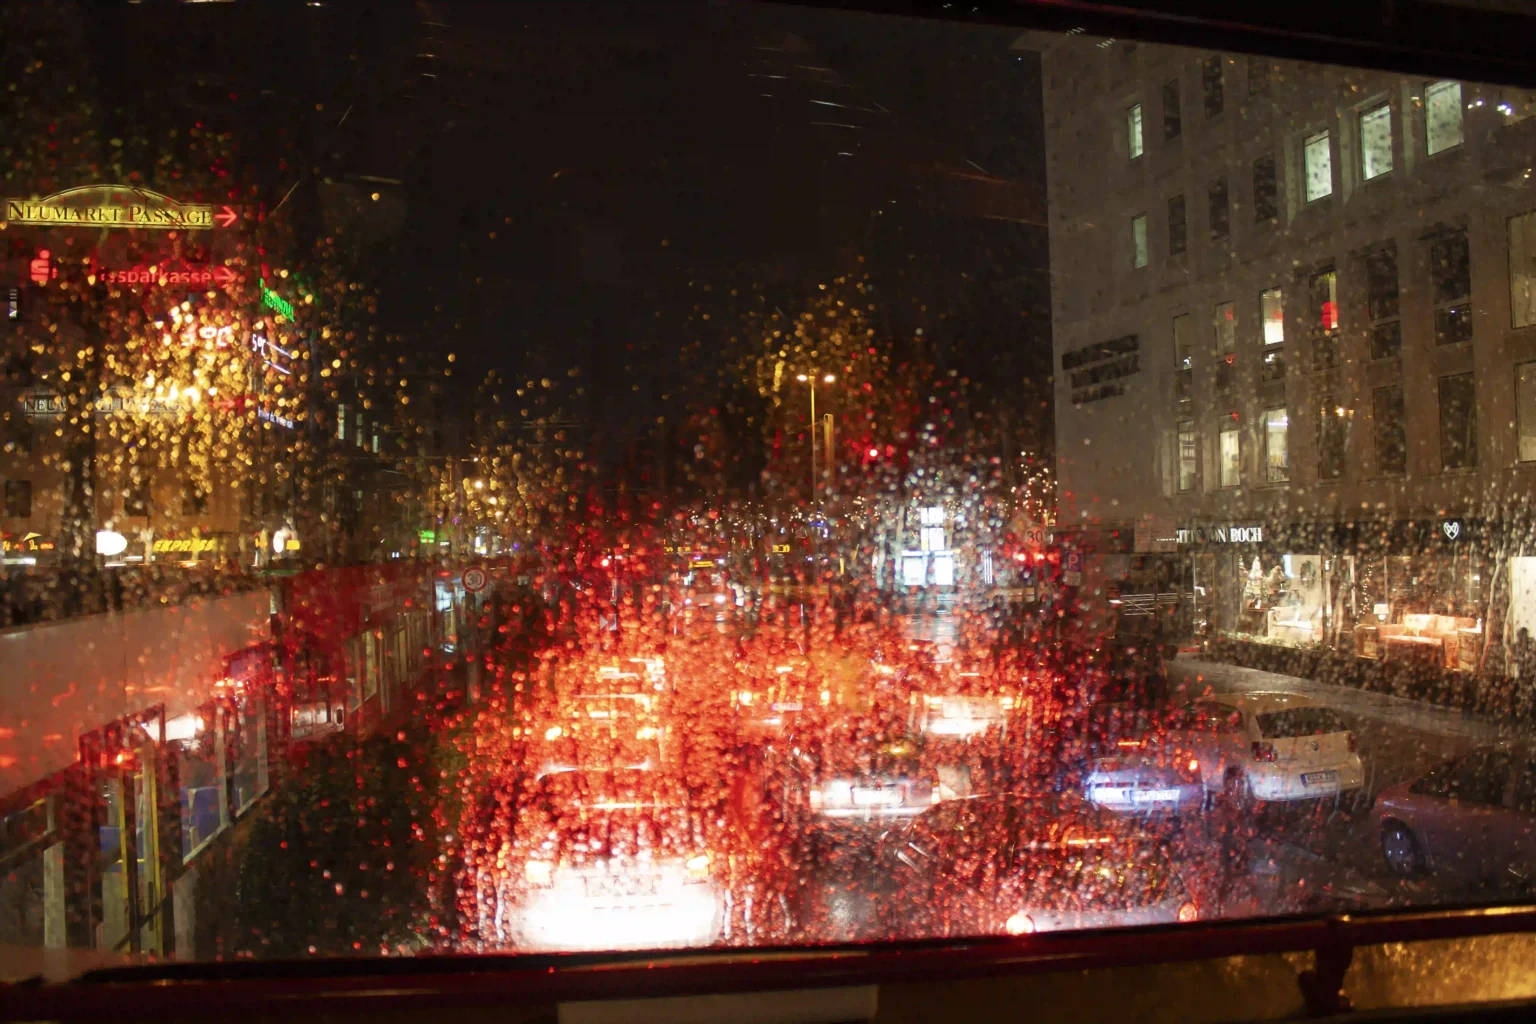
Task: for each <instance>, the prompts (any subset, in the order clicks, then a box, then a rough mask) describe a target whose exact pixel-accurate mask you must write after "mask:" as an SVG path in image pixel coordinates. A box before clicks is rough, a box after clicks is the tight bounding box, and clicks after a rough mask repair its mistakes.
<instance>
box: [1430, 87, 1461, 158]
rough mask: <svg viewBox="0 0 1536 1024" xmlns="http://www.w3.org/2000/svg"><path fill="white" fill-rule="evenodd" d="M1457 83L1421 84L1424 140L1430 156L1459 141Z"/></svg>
mask: <svg viewBox="0 0 1536 1024" xmlns="http://www.w3.org/2000/svg"><path fill="white" fill-rule="evenodd" d="M1461 117H1462V111H1461V83H1460V82H1430V83H1428V84H1426V85H1425V86H1424V142H1425V146H1426V148H1427V149H1428V151H1429V155H1430V156H1434V155H1435V154H1436V153H1443V152H1445V151H1446V150H1447V149H1452V148H1454V147H1456V146H1459V145H1461Z"/></svg>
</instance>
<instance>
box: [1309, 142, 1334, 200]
mask: <svg viewBox="0 0 1536 1024" xmlns="http://www.w3.org/2000/svg"><path fill="white" fill-rule="evenodd" d="M1302 163H1303V165H1304V170H1305V177H1306V182H1307V202H1309V203H1310V202H1314V201H1316V200H1318V199H1325V198H1327V197H1328V196H1331V195H1333V150H1332V149H1331V148H1330V147H1329V138H1328V133H1327V132H1325V131H1324V132H1318V133H1317V134H1316V135H1309V136H1308V137H1307V141H1306V142H1305V143H1303V145H1302Z"/></svg>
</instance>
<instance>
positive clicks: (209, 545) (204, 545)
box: [152, 537, 218, 555]
mask: <svg viewBox="0 0 1536 1024" xmlns="http://www.w3.org/2000/svg"><path fill="white" fill-rule="evenodd" d="M217 543H218V542H217V541H215V540H214V539H213V538H211V537H193V538H186V539H183V540H157V541H155V543H154V546H153V548H152V550H153V551H154V552H155V554H157V555H163V554H168V553H171V552H180V551H189V552H195V551H212V550H213V549H214V547H215V546H217Z"/></svg>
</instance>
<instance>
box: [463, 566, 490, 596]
mask: <svg viewBox="0 0 1536 1024" xmlns="http://www.w3.org/2000/svg"><path fill="white" fill-rule="evenodd" d="M460 582H462V583H463V584H464V589H465V590H467V591H469V592H470V593H472V594H473V593H475V592H476V591H479V590H482V589H484V587H485V570H484V569H481V568H480V567H479V566H476V567H475V568H473V569H465V570H464V575H463V576H462V577H461V578H460Z"/></svg>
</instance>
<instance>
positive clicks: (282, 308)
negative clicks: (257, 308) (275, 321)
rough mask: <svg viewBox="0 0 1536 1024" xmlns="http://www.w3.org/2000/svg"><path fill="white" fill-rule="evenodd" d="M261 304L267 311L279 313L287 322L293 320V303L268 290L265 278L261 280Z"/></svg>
mask: <svg viewBox="0 0 1536 1024" xmlns="http://www.w3.org/2000/svg"><path fill="white" fill-rule="evenodd" d="M261 304H262V305H263V306H266V307H267V308H268V309H272V310H275V311H277V312H278V313H281V314H282V315H283V316H285V317H287V318H288V319H289V320H292V319H293V303H291V302H289V301H288V300H287V299H285V298H283V297H282V296H281V295H279V294H277V292H275V291H273V290H272V289H270V288H268V287H267V279H266V278H262V279H261Z"/></svg>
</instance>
